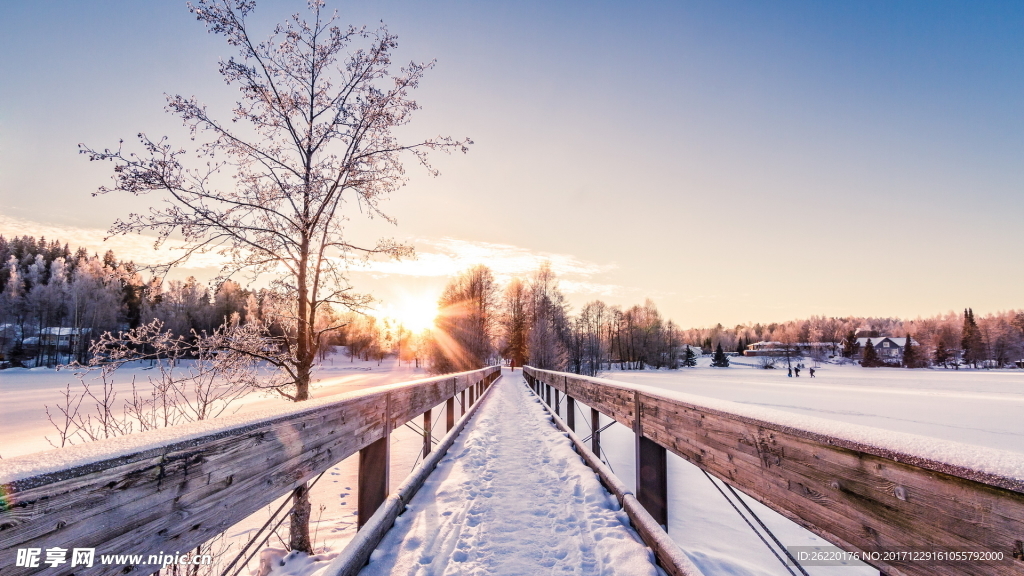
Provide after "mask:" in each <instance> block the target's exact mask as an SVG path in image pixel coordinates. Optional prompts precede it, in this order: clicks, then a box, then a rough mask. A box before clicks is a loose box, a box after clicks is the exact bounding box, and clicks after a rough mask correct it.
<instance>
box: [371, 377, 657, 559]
mask: <svg viewBox="0 0 1024 576" xmlns="http://www.w3.org/2000/svg"><path fill="white" fill-rule="evenodd" d="M483 402H484V404H483V405H482V406H481V407H480V410H479V412H478V413H477V414H476V415H474V418H473V421H472V422H470V424H469V425H468V426H467V428H466V430H465V431H464V432H463V433H462V435H461V436H460V437H459V438H458V440H456V442H455V444H454V445H453V446H452V448H451V449H450V450H449V452H448V455H447V456H446V457H445V458H443V459H442V460H441V462H440V464H439V465H438V467H437V469H436V470H435V471H434V473H433V474H432V475H431V476H430V477H429V478H428V479H427V481H426V483H425V484H424V485H423V487H422V488H421V489H420V492H418V493H417V495H416V496H415V497H414V498H413V499H412V501H411V502H410V504H409V506H408V508H407V510H406V512H405V513H404V514H402V515H401V516H399V517H398V519H397V521H396V523H395V527H394V528H393V529H392V530H391V531H390V532H388V534H387V535H386V536H385V537H384V540H383V541H382V542H381V544H380V545H379V546H378V548H377V550H375V551H374V552H373V554H372V555H371V557H370V563H369V564H368V565H367V566H366V567H365V568H364V569H363V570H362V572H360V574H361V575H363V576H377V575H385V574H406V575H410V576H412V575H416V576H427V575H441V574H580V575H589V574H605V575H612V574H623V575H626V574H636V575H641V574H642V575H651V576H653V575H655V574H658V573H661V570H660V569H659V568H657V567H656V566H655V565H654V564H653V554H652V553H651V552H650V550H649V549H647V548H646V547H645V546H644V545H643V543H642V542H641V541H640V539H639V536H637V534H636V533H635V532H634V531H633V530H632V529H631V528H630V527H629V520H628V518H627V517H626V515H625V512H623V511H622V510H621V509H620V508H619V506H618V503H617V501H616V500H615V498H614V497H613V496H612V495H611V494H609V493H608V492H607V491H606V490H605V489H604V487H603V486H601V484H600V482H599V480H598V478H597V475H596V474H594V472H593V471H591V470H590V469H589V468H588V467H587V466H586V465H585V464H584V463H583V462H582V460H581V458H580V457H579V455H578V454H576V453H575V452H574V451H573V449H572V447H571V444H570V443H569V441H568V439H567V438H565V436H564V435H562V434H561V433H559V432H558V431H557V429H556V428H555V427H554V425H553V424H552V423H551V420H550V418H548V417H546V415H545V414H544V411H543V409H542V408H541V406H540V405H539V402H538V401H537V400H536V399H535V398H534V397H533V396H532V395H531V394H530V392H529V390H528V389H527V388H526V386H525V383H524V382H523V380H522V379H521V377H520V376H518V375H517V376H516V377H506V378H503V379H501V380H499V381H498V382H497V383H496V384H495V387H494V389H493V390H492V391H491V393H490V395H489V396H488V397H487V398H486V399H484V401H483Z"/></svg>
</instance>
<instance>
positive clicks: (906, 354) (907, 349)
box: [903, 332, 919, 368]
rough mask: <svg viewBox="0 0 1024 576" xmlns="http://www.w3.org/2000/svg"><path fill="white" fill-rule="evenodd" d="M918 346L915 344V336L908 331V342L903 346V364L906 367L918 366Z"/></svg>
mask: <svg viewBox="0 0 1024 576" xmlns="http://www.w3.org/2000/svg"><path fill="white" fill-rule="evenodd" d="M917 356H918V354H917V347H916V346H914V343H913V338H911V337H910V333H909V332H908V333H907V344H906V346H904V347H903V366H904V367H906V368H918V367H919V360H918V358H917Z"/></svg>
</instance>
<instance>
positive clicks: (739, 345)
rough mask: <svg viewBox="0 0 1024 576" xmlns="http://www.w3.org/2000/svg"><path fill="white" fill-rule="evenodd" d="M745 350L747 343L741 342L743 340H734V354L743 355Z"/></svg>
mask: <svg viewBox="0 0 1024 576" xmlns="http://www.w3.org/2000/svg"><path fill="white" fill-rule="evenodd" d="M746 349H747V343H746V342H744V341H743V338H740V339H738V340H736V353H737V354H739V355H741V356H742V355H743V351H744V350H746Z"/></svg>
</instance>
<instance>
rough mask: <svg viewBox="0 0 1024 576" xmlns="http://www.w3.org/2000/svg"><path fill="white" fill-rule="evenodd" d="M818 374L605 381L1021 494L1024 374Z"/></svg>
mask: <svg viewBox="0 0 1024 576" xmlns="http://www.w3.org/2000/svg"><path fill="white" fill-rule="evenodd" d="M816 372H817V374H816V377H815V378H814V379H813V380H812V379H810V378H807V377H801V378H799V379H798V378H790V377H787V376H786V372H783V371H781V370H752V369H750V368H748V367H744V366H736V367H733V368H719V369H707V370H702V369H696V370H693V369H691V370H681V371H675V372H667V371H662V372H657V371H650V372H632V373H631V372H628V371H620V372H612V373H606V375H608V376H609V378H606V379H604V381H606V382H608V383H610V384H616V383H618V384H619V385H622V384H623V383H624V382H628V383H630V384H627V385H628V386H630V387H635V388H637V389H639V390H642V391H644V392H646V393H649V394H652V395H658V396H662V397H666V398H672V399H676V400H679V401H682V402H687V403H689V404H693V405H696V406H700V407H703V408H707V409H711V410H717V411H721V412H728V413H730V414H736V415H739V416H742V417H746V418H750V419H753V420H760V421H764V422H772V423H775V424H777V425H779V426H782V427H787V428H792V429H796V430H802V431H806V432H809V433H811V434H812V435H814V434H817V435H821V436H828V437H830V438H838V439H841V440H843V441H845V442H839V443H838V444H845V445H847V446H848V447H851V448H856V449H861V450H863V451H867V452H871V453H875V454H880V455H884V456H887V457H895V458H898V459H901V460H902V461H909V462H912V463H915V464H917V465H922V466H925V467H929V468H932V469H941V470H942V471H946V472H950V473H953V474H957V475H967V476H968V477H974V476H971V475H970V474H969V473H966V474H965V470H955V468H961V469H968V470H975V471H980V472H983V473H986V474H989V475H991V476H994V477H995V478H992V477H988V478H985V481H988V482H996V483H999V484H1000V485H1002V486H1004V487H1007V488H1012V489H1016V490H1024V442H1022V440H1024V424H1022V421H1021V419H1020V411H1021V409H1022V408H1024V373H1021V372H1020V371H1006V372H995V371H993V372H987V373H986V372H983V371H975V372H966V371H948V370H946V371H943V370H906V369H884V368H861V367H858V366H843V367H840V366H829V367H822V368H818V369H816ZM709 395H713V396H715V397H709ZM816 414H817V415H816ZM820 415H824V416H828V417H827V418H823V417H821V416H820ZM911 431H913V432H911ZM914 432H916V433H914ZM971 432H974V433H973V434H972V433H971ZM965 440H966V442H965ZM986 444H988V445H986ZM979 479H980V477H979Z"/></svg>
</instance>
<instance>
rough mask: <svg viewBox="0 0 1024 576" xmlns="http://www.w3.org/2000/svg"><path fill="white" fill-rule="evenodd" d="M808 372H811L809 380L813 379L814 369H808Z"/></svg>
mask: <svg viewBox="0 0 1024 576" xmlns="http://www.w3.org/2000/svg"><path fill="white" fill-rule="evenodd" d="M808 370H809V371H810V372H811V378H814V368H808Z"/></svg>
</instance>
